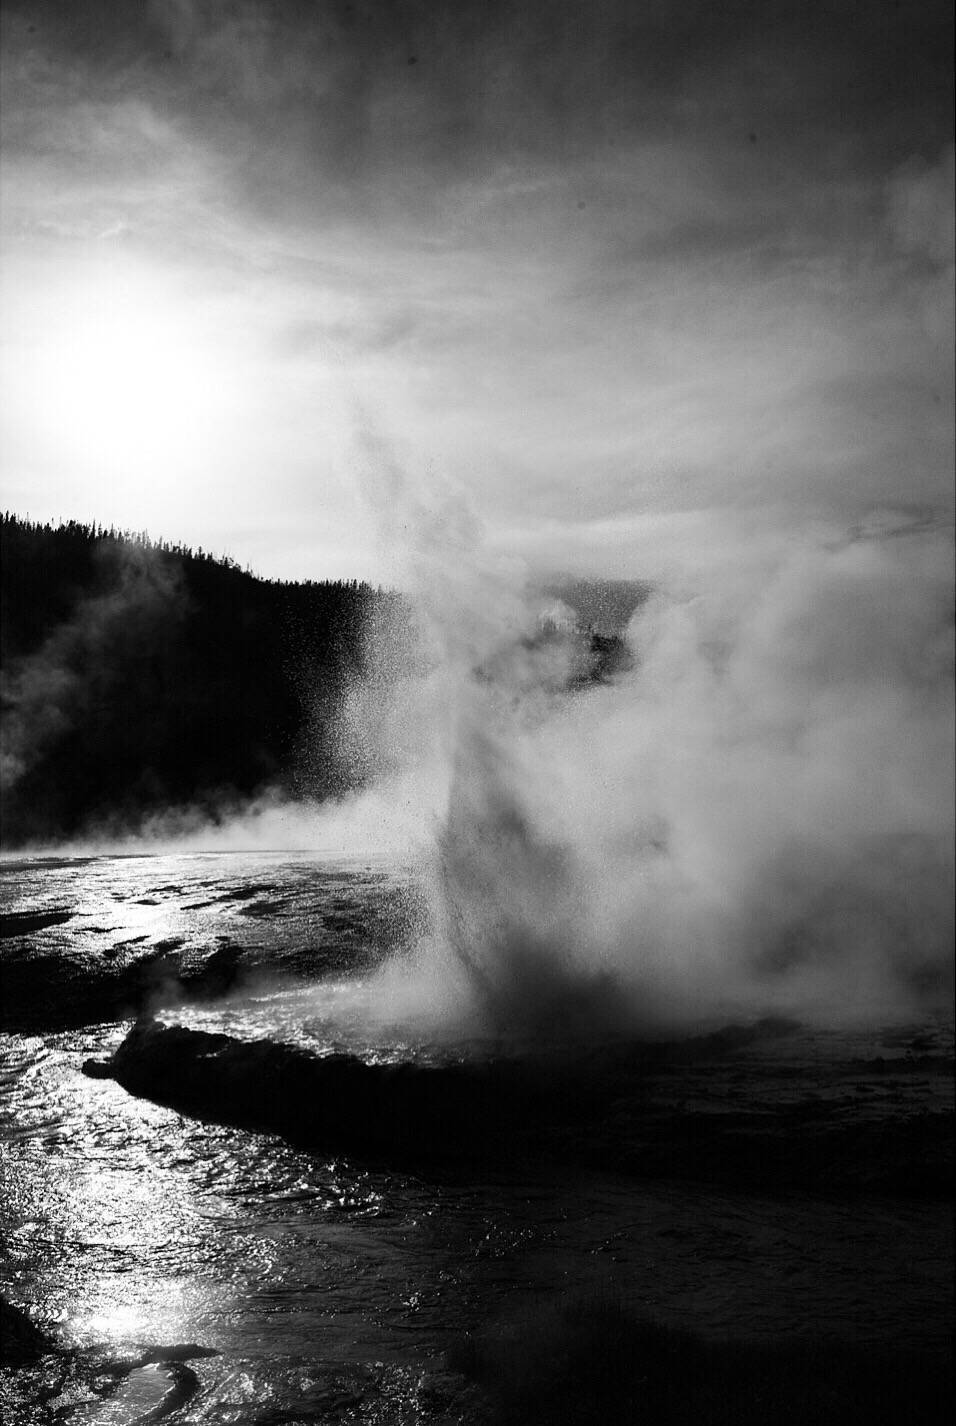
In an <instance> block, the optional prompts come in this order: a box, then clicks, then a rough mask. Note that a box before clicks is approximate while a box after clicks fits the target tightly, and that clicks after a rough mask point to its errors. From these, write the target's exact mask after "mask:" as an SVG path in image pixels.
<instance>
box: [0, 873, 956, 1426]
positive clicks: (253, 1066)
mask: <svg viewBox="0 0 956 1426" xmlns="http://www.w3.org/2000/svg"><path fill="white" fill-rule="evenodd" d="M7 865H9V864H7ZM2 879H3V878H2V876H0V880H2ZM14 884H15V885H16V893H15V894H10V895H9V896H8V900H7V904H6V906H5V920H4V923H3V924H4V930H5V933H6V939H5V941H4V943H3V947H2V948H0V971H2V972H4V973H5V987H6V989H7V991H8V993H7V995H6V997H5V1004H4V1014H5V1017H6V1018H5V1025H6V1029H5V1032H4V1033H3V1035H2V1036H0V1054H2V1065H0V1070H2V1075H0V1228H2V1243H3V1253H2V1257H0V1290H2V1292H3V1295H4V1297H5V1299H6V1305H5V1306H4V1308H3V1336H2V1344H3V1361H2V1363H0V1409H2V1410H3V1413H4V1420H5V1422H6V1421H7V1420H9V1421H10V1422H12V1423H23V1426H27V1423H33V1422H38V1423H53V1422H82V1423H84V1426H89V1423H97V1426H107V1423H111V1426H117V1423H133V1422H144V1421H146V1420H159V1419H166V1420H169V1422H170V1423H171V1426H210V1424H211V1423H214V1426H226V1423H249V1426H279V1423H282V1424H283V1426H292V1423H316V1422H333V1423H338V1422H341V1423H345V1422H369V1423H380V1426H386V1423H389V1424H390V1423H395V1426H406V1423H407V1426H411V1423H419V1422H421V1423H425V1424H426V1426H430V1423H439V1422H441V1423H444V1422H448V1423H451V1422H462V1423H464V1424H465V1426H493V1423H496V1422H501V1423H505V1422H515V1423H517V1422H525V1421H527V1422H532V1423H534V1422H538V1423H542V1424H543V1423H552V1422H554V1423H560V1422H568V1423H584V1422H596V1423H602V1426H604V1423H616V1422H619V1421H620V1422H626V1421H630V1420H634V1421H645V1422H648V1423H664V1426H667V1423H683V1422H694V1423H707V1422H711V1423H728V1426H729V1423H732V1422H733V1423H737V1422H740V1423H749V1422H754V1423H756V1422H758V1421H759V1422H761V1423H773V1422H781V1423H790V1422H793V1423H796V1422H801V1423H803V1422H834V1423H836V1422H838V1421H839V1422H841V1423H845V1422H854V1421H861V1422H867V1423H881V1422H886V1423H893V1426H899V1423H913V1426H916V1423H920V1426H922V1423H932V1422H936V1421H939V1422H942V1421H944V1420H945V1421H947V1422H948V1421H949V1419H950V1418H951V1411H952V1406H953V1400H952V1355H951V1342H952V1331H953V1310H952V1309H953V1291H952V1268H953V1231H952V1214H951V1206H950V1205H951V1185H952V1097H953V1079H952V1021H951V1019H949V1018H948V1017H944V1018H940V1017H931V1016H926V1017H923V1018H922V1019H920V1020H919V1021H912V1022H911V1023H906V1024H894V1025H890V1024H870V1025H868V1026H858V1027H856V1028H847V1027H845V1026H844V1027H835V1026H834V1027H830V1028H828V1029H822V1028H812V1027H810V1026H808V1025H803V1024H798V1023H796V1022H795V1021H788V1020H783V1019H780V1018H764V1019H755V1020H753V1021H750V1022H747V1023H737V1024H734V1025H725V1026H724V1027H723V1028H722V1029H719V1030H717V1031H714V1032H712V1033H708V1034H700V1035H696V1036H684V1037H680V1038H677V1037H673V1038H671V1039H670V1040H669V1041H668V1042H666V1043H664V1042H659V1043H656V1044H634V1043H631V1044H621V1043H618V1044H613V1045H608V1044H604V1045H601V1046H591V1047H584V1046H578V1047H576V1048H575V1049H573V1050H569V1049H567V1048H565V1049H564V1050H562V1051H560V1052H559V1051H558V1050H556V1049H555V1048H553V1047H552V1048H551V1049H549V1050H547V1051H544V1050H541V1049H540V1048H539V1049H538V1050H536V1051H533V1052H532V1051H530V1050H529V1049H528V1047H527V1046H525V1047H524V1048H523V1049H522V1051H521V1052H520V1053H519V1052H518V1051H517V1050H512V1051H511V1052H506V1051H504V1050H503V1049H502V1047H501V1046H500V1045H497V1046H495V1047H494V1049H493V1052H491V1051H489V1050H488V1049H487V1048H485V1049H482V1048H481V1047H476V1046H469V1047H467V1049H466V1048H465V1047H458V1048H456V1047H454V1046H447V1045H446V1046H445V1047H444V1049H441V1050H433V1051H432V1052H430V1053H426V1054H419V1053H417V1052H416V1051H415V1049H414V1047H413V1046H412V1044H411V1043H408V1044H406V1046H405V1048H404V1049H402V1048H401V1047H400V1046H399V1045H398V1044H397V1043H393V1044H392V1045H391V1047H390V1049H389V1052H388V1053H382V1047H381V1046H379V1047H378V1048H377V1049H376V1050H374V1051H372V1052H365V1051H363V1049H362V1047H361V1045H360V1044H358V1043H356V1042H355V1041H354V1037H353V1040H352V1041H350V1042H349V1043H344V1042H343V1043H341V1044H338V1045H335V1046H333V1045H330V1044H329V1043H328V1042H327V1040H326V1038H325V1037H324V1032H323V1033H319V1032H315V1031H314V1032H313V1033H312V1034H311V1037H310V1036H308V1035H303V1036H292V1037H290V1035H289V1033H288V1027H289V1025H290V1024H297V1023H299V1018H300V1007H301V1004H302V1003H303V1001H302V997H303V996H305V998H306V999H305V1002H304V1003H312V1001H311V1000H310V999H309V998H310V997H312V995H313V990H315V991H316V992H318V991H321V990H322V988H323V987H324V986H326V985H328V984H330V982H329V979H328V978H329V977H330V976H332V977H333V978H335V979H336V980H338V979H339V978H341V977H342V975H343V974H349V973H350V974H352V975H367V974H368V972H369V969H370V967H371V966H373V965H374V963H375V960H376V959H377V958H378V957H380V956H381V955H382V954H384V953H386V951H387V950H388V947H389V945H390V944H392V945H394V944H396V943H397V942H400V941H401V938H402V935H403V934H405V933H404V931H403V929H402V928H403V927H407V923H408V916H409V910H408V905H409V903H408V898H407V896H406V894H405V890H404V889H403V887H402V885H401V884H400V883H399V881H397V879H395V878H394V877H393V876H391V875H390V874H388V873H386V872H383V871H382V870H381V869H379V868H374V867H371V866H366V867H362V866H351V867H346V866H337V867H332V866H328V865H327V866H325V867H318V866H316V865H315V863H314V861H312V860H311V859H305V858H292V859H290V858H277V857H272V858H268V857H258V858H256V857H246V858H235V857H233V858H230V857H219V858H215V857H203V858H200V857H196V858H189V857H177V858H165V857H156V858H142V859H111V858H101V859H91V860H86V861H83V862H80V861H76V860H72V859H63V860H62V861H61V862H59V863H52V862H51V863H46V864H42V863H35V864H32V866H29V867H26V868H24V867H22V866H21V867H20V868H19V869H18V870H17V872H16V876H15V877H14V875H13V874H12V873H11V875H10V876H9V878H8V879H7V881H6V885H7V889H8V892H10V891H11V890H12V888H13V886H14ZM266 971H268V974H269V976H270V977H271V979H270V980H269V981H268V983H264V982H263V980H262V976H263V974H264V972H266ZM323 995H324V991H323ZM223 996H225V997H226V998H225V999H223V998H222V997H223ZM325 999H326V1000H327V999H328V997H327V996H326V997H325ZM290 1007H291V1012H290ZM270 1024H272V1025H275V1027H276V1029H275V1031H274V1032H273V1033H271V1034H270V1033H269V1031H268V1026H269V1025H270ZM84 1066H85V1067H86V1070H87V1073H86V1074H84V1073H83V1072H82V1071H83V1068H84ZM91 1076H92V1077H91Z"/></svg>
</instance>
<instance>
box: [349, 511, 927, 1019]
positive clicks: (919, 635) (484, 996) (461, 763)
mask: <svg viewBox="0 0 956 1426" xmlns="http://www.w3.org/2000/svg"><path fill="white" fill-rule="evenodd" d="M420 514H421V512H420V511H419V516H420ZM419 530H420V531H424V534H422V536H421V538H420V541H419V546H418V548H417V550H416V555H415V560H414V576H415V580H416V582H417V592H418V593H419V596H420V597H419V608H420V609H421V611H422V618H423V620H424V622H425V626H426V628H427V630H428V634H429V637H430V639H431V641H432V645H433V647H434V648H435V649H437V650H438V651H439V654H440V659H439V664H438V668H437V671H435V672H433V673H432V674H431V675H430V677H429V678H426V679H423V680H422V682H421V684H420V685H419V691H420V693H421V695H422V696H421V698H420V699H416V696H415V694H416V689H415V687H414V686H413V685H412V684H409V685H408V686H406V687H405V689H404V690H403V695H402V710H403V717H404V718H410V719H411V720H412V721H413V722H414V724H415V729H416V733H415V736H416V740H417V747H418V754H417V758H418V766H419V769H420V770H421V769H423V768H424V767H425V766H426V765H428V764H429V759H428V757H426V756H425V755H424V752H423V750H424V749H426V748H430V749H431V753H432V758H431V763H432V765H434V763H435V762H441V761H443V760H445V761H446V762H447V786H448V800H447V805H446V807H445V811H444V814H443V816H442V817H441V818H440V819H439V821H438V823H437V825H436V826H435V829H434V839H433V851H432V856H431V862H430V871H429V875H430V879H431V885H432V892H433V896H432V904H433V919H432V925H431V928H430V932H429V934H428V935H426V936H425V937H423V940H422V944H421V947H420V951H419V955H418V959H417V961H416V963H415V964H414V965H413V966H405V967H403V968H401V969H397V968H395V967H393V968H391V969H390V970H389V971H388V973H387V975H386V990H387V994H388V995H389V996H390V997H391V998H392V999H393V1003H394V1004H396V1005H401V1006H402V1007H404V1008H406V1009H411V1008H412V1007H416V1006H417V1007H419V1008H420V1007H421V1006H423V1005H426V1004H427V1005H429V1006H430V1007H431V1008H432V1009H438V1010H439V1012H440V1013H441V1014H443V1015H446V1016H448V1017H450V1019H451V1020H452V1021H453V1022H455V1023H457V1024H459V1025H466V1026H467V1025H481V1026H483V1027H485V1028H491V1029H493V1030H495V1031H500V1032H502V1033H504V1032H515V1033H519V1034H522V1033H531V1034H539V1033H541V1032H545V1033H551V1034H566V1033H570V1034H578V1033H585V1034H587V1033H592V1032H594V1031H602V1030H607V1029H623V1030H627V1029H633V1028H639V1027H642V1026H644V1027H647V1026H648V1025H651V1024H661V1023H674V1022H680V1021H685V1022H686V1021H688V1020H691V1019H693V1020H701V1019H705V1018H711V1017H714V1016H719V1015H726V1014H730V1013H747V1012H753V1013H756V1012H760V1013H765V1012H767V1011H770V1010H773V1009H783V1008H787V1009H793V1010H798V1011H799V1012H800V1013H803V1014H817V1015H830V1016H837V1017H847V1016H849V1017H856V1016H859V1015H865V1014H870V1013H879V1012H885V1011H887V1010H888V1009H893V1010H895V1011H898V1010H899V1009H900V1008H901V1007H905V1006H909V1005H912V1004H915V1003H916V1002H917V1001H919V1000H921V999H926V998H929V999H942V998H943V997H944V996H945V994H946V992H947V989H948V987H949V985H950V984H951V962H950V953H951V946H952V934H953V870H952V865H953V864H952V826H953V816H952V813H953V696H952V662H953V660H952V654H953V643H952V617H951V600H950V594H951V587H952V550H951V542H950V539H949V537H948V535H947V534H945V533H944V532H941V531H939V530H938V529H935V528H932V527H926V526H925V525H920V524H919V523H918V522H907V521H905V520H899V521H897V522H895V523H894V522H893V521H889V520H886V519H883V518H881V517H878V516H874V518H873V519H872V520H871V521H869V522H867V525H866V528H865V530H864V529H858V530H857V531H855V532H854V534H853V535H851V536H847V537H845V538H844V539H842V540H835V539H833V538H831V539H829V540H821V539H819V538H817V539H813V540H810V539H808V540H807V541H806V542H805V543H804V544H803V545H802V546H801V545H800V544H798V543H797V542H795V541H791V542H790V545H789V550H788V552H787V553H786V555H785V557H783V558H780V559H778V560H776V561H773V562H769V561H768V560H766V559H763V558H757V559H755V560H754V561H753V564H752V566H751V568H750V570H749V571H742V570H741V569H739V568H735V569H734V570H732V571H730V572H729V574H728V578H727V579H726V580H724V581H723V582H722V583H717V584H715V585H713V586H712V587H711V589H710V590H709V592H701V593H700V594H698V595H696V596H693V597H688V596H687V595H686V592H685V593H683V595H682V596H681V597H676V596H672V595H669V594H668V592H667V590H666V589H661V590H660V591H659V592H658V593H657V594H656V595H655V596H654V597H652V598H651V599H650V600H649V601H648V602H647V603H646V604H645V605H643V606H642V607H641V608H639V609H638V611H637V612H636V614H635V616H634V618H633V620H632V622H631V625H630V627H629V629H628V632H627V637H628V640H629V642H630V644H631V647H632V649H633V651H634V653H635V655H636V662H635V666H634V667H633V668H632V669H631V670H630V671H628V672H626V673H623V674H619V675H617V676H616V677H614V678H613V679H612V680H610V681H609V682H606V683H603V684H598V685H595V686H592V687H590V688H585V689H581V688H576V689H573V690H569V689H568V688H567V687H562V686H561V683H562V680H561V679H560V678H559V677H555V669H554V667H553V665H550V664H549V665H548V666H544V665H543V664H542V663H541V658H540V655H539V653H538V652H537V651H536V649H535V647H534V641H533V638H531V637H529V630H533V628H534V623H535V615H536V613H537V612H538V610H539V608H540V606H537V605H535V603H534V602H533V601H531V600H529V599H528V598H527V597H525V598H524V602H522V590H521V584H520V581H519V580H518V578H517V577H516V573H517V572H516V569H515V567H514V566H513V565H512V564H508V563H502V564H500V565H496V563H495V561H494V559H493V558H492V557H491V556H490V555H489V554H488V553H487V552H486V551H482V550H481V549H480V545H479V546H478V547H477V548H478V555H477V557H476V556H475V546H471V547H470V548H469V547H467V545H466V541H465V538H464V533H463V532H464V526H463V525H462V524H461V522H458V523H457V524H453V525H452V526H449V524H448V523H447V522H446V521H444V520H442V519H437V520H435V519H431V520H430V521H427V522H424V524H420V525H419ZM472 533H473V532H472ZM469 537H470V536H469ZM686 583H687V580H686V576H685V578H684V580H683V581H682V584H683V587H684V590H685V591H686ZM354 706H355V707H358V706H360V700H359V702H358V703H356V704H355V705H354ZM432 771H433V772H434V766H432ZM409 785H411V784H409ZM430 786H431V787H432V788H433V789H434V787H435V779H434V777H432V780H431V782H430Z"/></svg>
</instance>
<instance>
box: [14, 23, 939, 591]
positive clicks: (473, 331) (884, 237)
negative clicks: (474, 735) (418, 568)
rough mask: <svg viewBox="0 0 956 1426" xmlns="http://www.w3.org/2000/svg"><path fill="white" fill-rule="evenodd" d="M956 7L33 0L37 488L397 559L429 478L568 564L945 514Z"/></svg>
mask: <svg viewBox="0 0 956 1426" xmlns="http://www.w3.org/2000/svg"><path fill="white" fill-rule="evenodd" d="M950 9H951V6H950V5H949V4H947V3H936V0H896V3H888V2H887V0H866V3H862V0H857V3H850V0H845V2H844V0H815V3H813V4H811V5H807V4H806V2H805V0H803V3H789V0H727V3H721V4H720V5H714V4H713V3H712V0H706V3H705V0H687V3H682V4H680V5H677V4H674V3H672V0H647V3H640V0H587V3H579V2H578V0H565V3H561V0H551V3H545V0H531V3H521V0H511V3H503V0H456V3H454V4H451V3H435V0H430V2H429V3H426V0H395V3H389V4H385V3H382V0H378V3H373V2H372V0H355V3H350V2H349V3H346V0H329V2H328V3H325V0H270V3H255V0H232V2H231V3H226V0H142V3H140V0H128V3H124V4H116V3H115V0H73V3H71V4H69V5H64V4H63V3H62V0H57V3H42V0H32V2H31V0H24V3H19V2H18V0H6V3H5V4H4V6H3V35H2V64H3V75H2V103H3V112H2V136H3V160H2V161H3V167H2V171H0V221H2V318H3V320H2V336H0V361H2V385H3V391H4V400H3V403H2V416H0V421H2V426H0V456H2V464H0V480H2V504H3V506H4V507H5V508H9V509H12V510H15V511H17V512H18V513H21V514H27V513H29V514H30V515H31V516H32V517H34V518H38V519H44V520H45V519H49V518H56V517H63V518H77V519H94V520H98V521H102V522H104V523H106V524H110V523H115V524H117V525H118V526H121V527H125V528H132V529H136V530H139V529H147V530H149V531H150V533H151V534H153V535H154V536H163V537H166V538H169V539H171V540H174V541H180V540H181V541H185V542H187V543H190V544H192V545H201V546H203V547H204V548H206V549H212V550H214V551H216V552H223V553H228V554H229V555H231V556H232V557H233V558H235V559H237V560H238V561H239V562H240V563H241V564H248V565H250V566H251V567H252V568H253V569H255V570H256V571H257V572H260V573H262V574H266V575H269V576H274V577H283V578H327V577H342V576H358V577H366V578H372V579H376V580H384V581H388V580H391V579H393V578H394V577H395V576H396V572H397V570H398V569H399V565H400V560H399V558H398V554H397V551H396V544H398V543H400V542H401V539H402V520H403V518H404V516H402V515H401V513H399V515H398V516H397V517H396V514H395V511H390V510H383V505H387V504H388V503H389V501H390V500H391V499H392V498H393V495H394V488H395V487H394V480H393V479H392V477H391V475H389V471H391V472H392V473H394V470H395V469H399V470H401V471H402V472H404V473H405V478H407V480H408V481H409V482H411V483H412V484H413V485H414V486H415V488H416V489H417V490H418V492H419V498H420V499H422V498H423V499H425V500H426V502H432V503H433V505H434V508H435V509H436V510H437V511H438V512H439V515H438V518H439V526H440V512H441V510H442V509H443V508H444V506H445V502H446V501H450V502H451V505H452V506H454V507H455V508H458V507H459V506H460V505H462V504H463V505H464V506H465V507H466V508H467V509H468V511H469V512H470V514H469V518H471V519H473V520H474V521H475V523H476V526H477V527H478V528H480V529H481V530H482V531H483V538H484V540H485V541H486V542H487V544H488V546H489V548H492V549H494V550H497V551H501V552H503V553H504V554H506V555H508V556H509V557H511V556H513V557H514V558H515V559H520V560H522V561H527V562H528V563H529V564H531V565H532V566H535V567H540V568H542V569H546V570H566V571H571V572H573V573H575V574H603V575H609V576H612V577H634V578H644V577H650V578H662V577H666V576H668V575H672V576H673V575H675V572H676V574H677V576H678V577H679V576H680V575H682V574H688V575H689V576H694V577H696V576H698V575H700V574H706V572H707V570H708V567H709V565H710V564H712V563H715V562H719V563H721V564H722V565H724V566H727V565H728V564H733V562H734V560H735V559H737V558H744V557H745V555H746V551H748V550H752V549H756V548H759V549H770V548H773V547H775V546H779V545H786V543H787V542H788V541H791V540H793V539H806V538H807V537H808V536H810V537H812V538H814V539H817V540H819V541H822V542H824V543H825V542H826V541H827V540H831V541H833V540H836V541H839V540H841V539H852V538H855V537H859V536H860V535H861V534H863V535H867V534H878V535H893V534H896V533H899V532H905V531H907V530H921V531H925V530H933V529H939V530H943V529H945V528H948V527H951V523H952V463H953V448H952V446H953V438H952V430H953V357H952V349H953V299H952V290H953V285H952V284H953V216H952V215H953V198H952V191H953V129H952V73H951V57H952V31H951V23H952V22H951V17H950V14H949V11H950ZM379 467H387V468H388V469H387V470H385V472H384V474H383V471H382V470H381V469H380V468H379ZM422 492H424V494H422Z"/></svg>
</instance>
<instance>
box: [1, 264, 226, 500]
mask: <svg viewBox="0 0 956 1426" xmlns="http://www.w3.org/2000/svg"><path fill="white" fill-rule="evenodd" d="M33 350H34V362H33V363H32V371H31V372H30V373H29V377H28V380H29V390H28V393H27V399H28V401H29V404H30V406H31V407H32V408H33V417H34V421H35V423H36V427H37V428H38V429H39V430H40V431H41V432H42V433H43V436H44V438H45V441H44V443H45V444H46V445H47V447H48V448H52V449H51V453H52V454H54V455H55V456H56V457H58V458H59V459H60V460H66V461H68V462H69V463H70V464H71V466H72V468H74V469H76V468H78V467H79V468H82V469H84V470H85V471H87V472H90V473H93V474H94V475H95V476H96V477H97V479H99V480H101V481H103V482H104V483H107V482H109V483H113V482H118V483H136V484H140V483H142V482H143V481H149V482H151V483H155V484H156V485H157V486H166V487H168V486H169V485H171V484H175V485H178V484H179V483H180V482H181V481H182V480H184V479H187V478H188V477H189V476H191V475H192V474H193V473H198V472H199V471H200V470H201V469H202V465H203V461H204V457H205V456H206V455H208V453H209V450H210V445H211V443H212V442H213V441H214V440H215V439H216V436H217V430H216V427H217V425H220V424H221V423H219V422H218V421H217V410H221V400H220V398H221V393H222V380H221V377H222V371H221V365H220V363H219V362H217V359H216V354H215V348H214V345H213V343H212V341H211V340H210V335H209V333H208V332H204V331H203V329H202V327H201V326H200V324H199V322H198V321H197V320H196V318H195V316H194V315H193V313H192V312H191V311H190V308H189V305H188V303H187V301H186V300H185V298H183V297H182V296H181V295H177V294H171V293H167V292H165V291H164V290H163V288H162V286H161V285H160V284H159V283H158V282H155V281H151V280H150V279H149V278H148V277H145V276H142V275H139V274H136V275H123V276H119V277H115V276H112V275H108V276H103V275H97V276H96V277H95V278H94V279H93V280H89V279H87V280H86V281H82V282H80V283H78V284H77V285H76V287H75V288H73V289H72V290H71V291H69V292H68V293H67V294H65V297H64V300H63V303H62V305H61V306H59V307H58V310H57V312H56V314H55V319H54V320H52V321H50V322H49V324H48V326H47V329H46V331H44V332H43V333H42V335H41V336H40V337H39V338H38V340H37V342H36V345H35V346H34V349H33Z"/></svg>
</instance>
